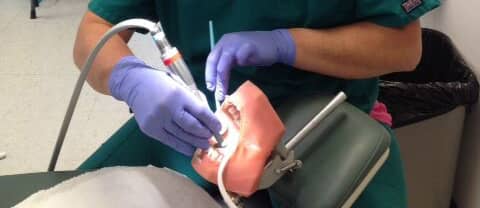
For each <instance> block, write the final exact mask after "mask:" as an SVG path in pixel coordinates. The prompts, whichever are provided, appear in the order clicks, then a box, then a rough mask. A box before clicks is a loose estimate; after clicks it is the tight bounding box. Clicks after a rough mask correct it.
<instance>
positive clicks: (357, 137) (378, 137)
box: [0, 96, 390, 208]
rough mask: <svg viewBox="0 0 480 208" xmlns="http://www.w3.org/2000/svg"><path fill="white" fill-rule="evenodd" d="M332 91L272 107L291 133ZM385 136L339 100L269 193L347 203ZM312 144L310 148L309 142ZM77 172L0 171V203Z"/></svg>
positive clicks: (284, 201)
mask: <svg viewBox="0 0 480 208" xmlns="http://www.w3.org/2000/svg"><path fill="white" fill-rule="evenodd" d="M331 98H332V97H325V96H311V97H308V98H301V99H291V100H290V101H289V102H288V103H284V104H282V105H281V107H279V108H277V112H278V113H279V115H280V117H281V118H282V120H283V122H284V123H285V126H286V127H287V131H286V135H285V138H291V137H292V136H293V135H294V134H295V133H296V132H297V131H299V130H300V129H301V128H302V127H303V126H304V125H305V124H306V123H307V122H308V121H310V120H311V119H312V118H313V116H314V115H315V114H316V113H318V111H319V110H320V109H322V108H323V107H324V106H325V105H326V104H327V103H328V101H330V99H331ZM389 144H390V136H389V134H388V132H387V131H386V130H385V129H384V128H383V127H382V126H381V125H380V124H378V123H377V122H376V121H374V120H372V119H371V118H370V117H369V116H368V115H367V114H365V113H363V112H361V111H360V110H358V109H357V108H355V107H353V106H352V105H350V104H348V103H343V104H341V105H340V107H338V108H337V109H336V110H335V111H334V112H333V113H332V114H330V116H329V117H327V118H326V119H325V120H324V121H323V122H322V123H321V124H320V126H318V127H317V128H316V129H315V130H313V131H312V132H311V133H310V134H309V135H308V136H307V137H306V138H305V140H304V141H303V142H301V143H300V144H299V145H298V146H296V148H295V155H296V156H295V157H296V158H297V159H300V160H302V162H303V166H302V167H301V168H300V169H297V170H295V171H294V172H292V173H289V174H287V175H285V176H284V177H283V178H282V179H281V180H280V181H278V182H277V183H276V184H275V185H274V186H273V187H271V188H270V190H269V191H270V193H271V194H272V196H273V197H274V198H275V200H276V202H277V203H278V205H279V206H280V207H299V208H300V207H302V208H303V207H326V208H330V207H332V208H333V207H335V208H337V207H350V206H351V205H352V204H353V202H354V201H355V200H356V199H357V198H358V196H359V195H360V194H361V193H362V191H363V190H364V188H365V187H366V185H367V184H368V182H369V181H370V180H371V179H372V178H373V176H374V175H375V173H376V172H377V171H378V169H379V168H380V167H381V166H382V164H383V163H384V162H385V160H386V159H387V157H388V153H389V149H388V147H389ZM310 147H315V148H310ZM81 173H82V172H78V171H72V172H46V173H33V174H22V175H12V176H0V207H11V206H13V205H15V204H16V203H18V202H20V201H22V200H23V199H24V198H26V197H28V196H29V195H30V194H32V193H34V192H36V191H38V190H40V189H46V188H49V187H51V186H53V185H55V184H57V183H59V182H61V181H63V180H66V179H69V178H71V177H74V176H76V175H79V174H81ZM262 193H265V191H263V192H262V191H261V192H259V194H256V195H254V197H252V198H251V199H248V200H246V201H245V206H244V207H246V208H253V207H262V208H263V207H269V204H270V199H269V198H268V197H266V194H262Z"/></svg>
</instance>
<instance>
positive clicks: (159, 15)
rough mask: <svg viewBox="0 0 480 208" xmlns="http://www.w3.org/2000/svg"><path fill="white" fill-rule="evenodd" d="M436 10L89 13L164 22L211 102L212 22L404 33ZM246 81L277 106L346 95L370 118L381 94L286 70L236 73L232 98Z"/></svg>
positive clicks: (317, 2)
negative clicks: (374, 27)
mask: <svg viewBox="0 0 480 208" xmlns="http://www.w3.org/2000/svg"><path fill="white" fill-rule="evenodd" d="M438 5H439V1H438V0H330V1H322V0H281V1H279V0H216V1H197V0H92V1H91V2H90V4H89V9H90V11H92V12H93V13H95V14H97V15H98V16H100V17H102V18H104V19H105V20H106V21H108V22H110V23H112V24H116V23H118V22H120V21H122V20H126V19H130V18H146V19H150V20H152V21H159V20H160V21H161V22H162V25H163V27H164V29H165V31H166V34H167V38H168V39H169V40H170V42H171V43H172V44H173V45H174V46H176V47H177V48H178V49H179V50H180V51H181V53H182V55H183V57H184V59H185V61H186V62H187V64H188V66H189V67H190V70H191V71H192V74H193V76H194V78H195V80H196V82H197V85H198V86H199V87H200V88H201V90H203V91H204V92H205V94H206V95H207V97H208V98H209V100H210V101H212V100H213V99H212V98H213V94H212V93H210V92H206V88H205V78H204V77H205V70H204V69H205V61H206V58H207V56H208V53H209V51H210V44H209V30H208V21H209V20H212V21H213V22H214V27H215V36H216V37H221V36H222V35H223V34H226V33H231V32H239V31H253V30H273V29H279V28H294V27H304V28H318V29H320V28H328V27H335V26H339V25H346V24H350V23H354V22H358V21H371V22H374V23H377V24H380V25H383V26H387V27H400V26H403V25H406V24H408V23H409V22H411V21H414V20H416V19H418V18H419V17H420V16H421V15H423V14H424V13H426V12H428V11H430V10H432V9H434V8H435V7H437V6H438ZM338 70H341V69H338ZM246 80H251V81H252V82H253V83H255V84H256V85H257V86H259V87H260V88H261V89H262V90H263V91H264V92H265V94H266V95H267V96H268V97H269V98H270V100H271V101H272V102H273V103H275V101H276V100H282V99H283V98H286V97H288V96H289V95H292V94H299V93H303V94H306V95H308V94H310V93H329V94H332V93H337V92H338V91H340V90H343V91H344V92H345V93H346V94H347V95H348V98H349V100H348V101H349V102H350V103H352V104H353V105H355V106H357V107H358V108H360V109H361V110H363V111H365V112H369V111H370V109H371V107H372V105H373V103H374V101H375V100H376V98H377V94H378V83H377V78H371V79H358V80H345V79H339V78H333V77H328V76H323V75H320V74H315V73H311V72H306V71H302V70H299V69H295V68H293V67H290V66H287V65H283V64H275V65H273V66H269V67H243V68H236V69H234V70H233V71H232V73H231V80H230V92H229V93H232V91H234V90H235V89H236V88H237V87H238V86H239V85H240V84H242V83H243V82H244V81H246ZM211 104H212V103H211Z"/></svg>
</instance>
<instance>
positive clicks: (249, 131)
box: [192, 81, 285, 197]
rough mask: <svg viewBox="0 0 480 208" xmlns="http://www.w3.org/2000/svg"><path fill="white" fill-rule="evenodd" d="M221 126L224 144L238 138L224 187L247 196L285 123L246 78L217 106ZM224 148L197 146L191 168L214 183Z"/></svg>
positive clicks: (259, 175)
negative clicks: (200, 147) (198, 147)
mask: <svg viewBox="0 0 480 208" xmlns="http://www.w3.org/2000/svg"><path fill="white" fill-rule="evenodd" d="M216 115H217V117H218V118H219V119H220V121H221V123H222V125H223V127H224V129H223V130H222V132H221V134H222V137H223V139H224V144H225V145H228V143H229V141H232V138H233V139H235V138H238V139H239V144H238V147H237V149H236V151H235V153H234V154H233V155H232V157H231V159H230V161H229V162H228V164H227V166H226V169H225V173H224V175H223V179H224V182H225V187H226V189H227V190H228V191H230V192H234V193H237V194H239V195H241V196H244V197H248V196H250V195H251V194H253V193H254V192H255V191H257V187H258V184H259V183H260V178H261V175H262V173H263V168H264V166H265V164H266V162H267V159H268V158H269V156H270V154H271V153H272V151H273V150H274V148H275V146H276V145H277V144H278V143H279V142H280V139H281V137H282V136H283V134H284V132H285V127H284V125H283V123H282V121H281V120H280V118H279V117H278V115H277V114H276V112H275V110H274V109H273V107H272V106H271V105H270V103H269V101H268V98H267V97H266V96H265V94H263V92H262V91H261V90H260V89H259V88H258V87H256V86H255V85H254V84H253V83H251V82H250V81H247V82H245V83H243V84H242V85H241V86H240V87H239V88H238V89H237V91H235V93H233V94H232V95H231V96H229V97H227V99H226V100H225V102H224V103H223V104H222V108H221V110H217V112H216ZM224 151H225V148H217V147H216V146H215V145H213V146H212V147H211V148H209V149H208V150H200V149H199V150H197V151H196V152H195V155H194V158H193V160H192V166H193V168H194V169H195V170H196V171H197V172H198V173H199V174H200V175H201V176H202V177H203V178H205V179H206V180H208V181H210V182H212V183H217V172H218V167H219V163H220V161H221V160H222V159H223V152H224Z"/></svg>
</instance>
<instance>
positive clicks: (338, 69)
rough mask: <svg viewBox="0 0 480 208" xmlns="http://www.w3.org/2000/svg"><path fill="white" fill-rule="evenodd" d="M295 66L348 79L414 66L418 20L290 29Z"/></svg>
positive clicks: (417, 58)
mask: <svg viewBox="0 0 480 208" xmlns="http://www.w3.org/2000/svg"><path fill="white" fill-rule="evenodd" d="M290 33H291V34H292V37H293V39H294V41H295V44H296V48H297V55H296V60H295V67H297V68H299V69H302V70H306V71H311V72H315V73H319V74H324V75H328V76H333V77H340V78H346V79H361V78H369V77H375V76H379V75H383V74H388V73H392V72H400V71H410V70H413V69H414V68H415V67H416V65H417V64H418V62H419V61H420V57H421V51H422V45H421V30H420V24H419V22H418V21H417V22H414V23H411V24H409V25H408V26H405V27H403V28H398V29H394V28H387V27H382V26H378V25H375V24H373V23H367V22H361V23H356V24H352V25H347V26H342V27H337V28H331V29H323V30H322V29H319V30H315V29H303V28H298V29H290Z"/></svg>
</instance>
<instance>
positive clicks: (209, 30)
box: [208, 20, 223, 147]
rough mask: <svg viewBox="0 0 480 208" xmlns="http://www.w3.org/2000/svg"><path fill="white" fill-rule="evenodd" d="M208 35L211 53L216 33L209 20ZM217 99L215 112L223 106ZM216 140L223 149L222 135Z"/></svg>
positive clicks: (216, 137) (217, 136) (216, 136)
mask: <svg viewBox="0 0 480 208" xmlns="http://www.w3.org/2000/svg"><path fill="white" fill-rule="evenodd" d="M208 33H209V36H210V51H211V50H213V47H215V33H214V32H213V21H212V20H209V21H208ZM214 99H215V110H218V109H220V107H221V104H220V101H219V100H217V98H214ZM214 137H215V140H217V144H216V145H217V146H218V147H222V146H223V138H222V137H221V136H220V135H215V136H214Z"/></svg>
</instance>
